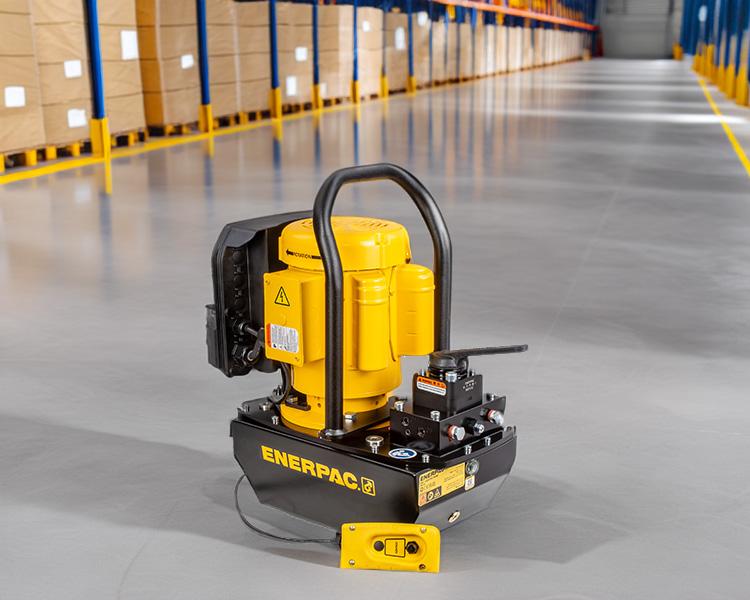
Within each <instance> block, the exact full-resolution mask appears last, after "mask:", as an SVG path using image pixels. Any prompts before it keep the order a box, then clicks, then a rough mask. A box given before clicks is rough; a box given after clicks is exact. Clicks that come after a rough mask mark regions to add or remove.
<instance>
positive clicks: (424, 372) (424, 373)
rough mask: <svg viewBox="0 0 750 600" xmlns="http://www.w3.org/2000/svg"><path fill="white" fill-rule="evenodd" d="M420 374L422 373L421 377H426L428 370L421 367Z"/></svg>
mask: <svg viewBox="0 0 750 600" xmlns="http://www.w3.org/2000/svg"><path fill="white" fill-rule="evenodd" d="M419 375H420V376H421V377H424V376H425V375H427V371H425V370H424V369H420V370H419Z"/></svg>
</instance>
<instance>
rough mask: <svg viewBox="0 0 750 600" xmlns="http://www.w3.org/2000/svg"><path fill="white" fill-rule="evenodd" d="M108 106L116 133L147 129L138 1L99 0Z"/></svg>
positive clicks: (112, 129) (105, 97)
mask: <svg viewBox="0 0 750 600" xmlns="http://www.w3.org/2000/svg"><path fill="white" fill-rule="evenodd" d="M98 9H99V40H100V47H101V53H102V72H103V80H104V81H103V84H104V105H105V110H106V113H107V120H108V121H109V131H110V133H112V134H113V135H117V134H120V133H127V132H132V131H137V130H140V129H143V128H144V127H145V126H146V118H145V115H144V109H143V85H142V83H141V68H140V64H139V61H138V57H139V48H138V28H137V24H136V9H135V0H98Z"/></svg>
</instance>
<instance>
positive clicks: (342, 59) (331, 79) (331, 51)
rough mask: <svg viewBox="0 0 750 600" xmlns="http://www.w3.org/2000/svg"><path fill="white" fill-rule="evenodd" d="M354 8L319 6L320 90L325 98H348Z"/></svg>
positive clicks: (351, 65) (351, 70)
mask: <svg viewBox="0 0 750 600" xmlns="http://www.w3.org/2000/svg"><path fill="white" fill-rule="evenodd" d="M353 17H354V9H353V8H352V6H351V5H335V4H327V5H320V6H318V48H319V54H318V59H319V63H318V66H319V74H320V93H321V96H322V97H323V98H324V99H327V98H348V97H350V95H351V85H352V77H353V68H354V65H353V57H352V49H353V48H354V30H353V26H352V24H353Z"/></svg>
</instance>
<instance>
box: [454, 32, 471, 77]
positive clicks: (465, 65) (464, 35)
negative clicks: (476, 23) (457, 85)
mask: <svg viewBox="0 0 750 600" xmlns="http://www.w3.org/2000/svg"><path fill="white" fill-rule="evenodd" d="M458 35H459V40H458V43H459V50H460V52H459V55H458V60H459V65H458V73H459V77H460V78H461V79H464V78H467V77H473V76H474V36H473V35H472V28H471V25H470V24H469V23H459V26H458Z"/></svg>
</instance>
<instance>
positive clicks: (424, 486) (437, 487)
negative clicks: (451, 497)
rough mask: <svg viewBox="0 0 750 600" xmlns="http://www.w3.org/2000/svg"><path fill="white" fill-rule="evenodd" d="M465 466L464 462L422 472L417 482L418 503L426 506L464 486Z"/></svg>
mask: <svg viewBox="0 0 750 600" xmlns="http://www.w3.org/2000/svg"><path fill="white" fill-rule="evenodd" d="M464 481H465V467H464V465H463V464H460V465H455V466H453V467H448V468H447V469H433V470H432V471H427V473H422V474H421V475H420V476H419V481H418V483H417V493H418V500H417V502H418V504H419V506H424V505H425V504H429V503H430V502H434V501H435V500H437V499H438V498H442V497H443V496H447V495H448V494H450V493H451V492H455V491H456V490H460V489H461V488H462V487H464Z"/></svg>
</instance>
